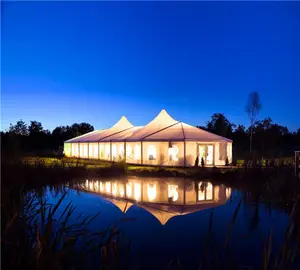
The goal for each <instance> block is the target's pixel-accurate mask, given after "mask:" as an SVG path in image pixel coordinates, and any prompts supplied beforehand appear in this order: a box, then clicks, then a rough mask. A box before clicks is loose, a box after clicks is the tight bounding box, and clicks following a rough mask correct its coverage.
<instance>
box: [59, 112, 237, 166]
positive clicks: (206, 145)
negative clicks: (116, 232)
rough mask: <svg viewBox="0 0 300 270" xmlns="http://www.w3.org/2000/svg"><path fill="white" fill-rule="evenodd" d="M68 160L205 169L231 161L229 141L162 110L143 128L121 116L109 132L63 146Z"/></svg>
mask: <svg viewBox="0 0 300 270" xmlns="http://www.w3.org/2000/svg"><path fill="white" fill-rule="evenodd" d="M64 154H65V155H66V156H68V157H77V158H89V159H100V160H107V161H120V160H125V162H126V163H129V164H141V165H160V166H184V167H186V166H194V164H195V160H196V158H197V157H198V158H199V159H198V160H199V163H198V164H199V165H201V160H202V159H203V162H204V163H205V165H207V166H218V165H225V162H226V161H225V160H226V158H228V161H229V163H231V160H232V140H230V139H227V138H224V137H221V136H218V135H216V134H213V133H210V132H207V131H205V130H202V129H199V128H197V127H194V126H191V125H188V124H186V123H183V122H181V121H177V120H175V119H173V118H172V117H171V116H170V115H169V114H168V113H167V112H166V111H165V110H162V111H161V112H160V113H159V114H158V115H157V116H156V117H155V118H154V119H153V120H152V121H151V122H150V123H148V124H147V125H145V126H133V125H132V124H131V123H130V122H129V121H128V120H127V118H126V117H125V116H122V117H121V119H120V120H119V121H118V122H117V123H116V124H115V125H113V126H112V127H111V128H109V129H105V130H96V131H93V132H90V133H87V134H84V135H82V136H79V137H76V138H73V139H70V140H68V141H66V142H65V143H64Z"/></svg>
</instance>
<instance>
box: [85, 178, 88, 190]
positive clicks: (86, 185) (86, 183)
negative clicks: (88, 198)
mask: <svg viewBox="0 0 300 270" xmlns="http://www.w3.org/2000/svg"><path fill="white" fill-rule="evenodd" d="M85 188H86V189H88V188H89V180H85Z"/></svg>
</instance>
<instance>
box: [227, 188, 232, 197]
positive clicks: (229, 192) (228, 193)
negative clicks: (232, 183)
mask: <svg viewBox="0 0 300 270" xmlns="http://www.w3.org/2000/svg"><path fill="white" fill-rule="evenodd" d="M230 195H231V188H226V199H228V198H229V197H230Z"/></svg>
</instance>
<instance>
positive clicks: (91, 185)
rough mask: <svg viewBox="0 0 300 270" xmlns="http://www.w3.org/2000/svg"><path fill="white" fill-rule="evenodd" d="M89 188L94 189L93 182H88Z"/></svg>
mask: <svg viewBox="0 0 300 270" xmlns="http://www.w3.org/2000/svg"><path fill="white" fill-rule="evenodd" d="M90 190H94V182H92V181H91V182H90Z"/></svg>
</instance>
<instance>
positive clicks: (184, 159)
mask: <svg viewBox="0 0 300 270" xmlns="http://www.w3.org/2000/svg"><path fill="white" fill-rule="evenodd" d="M183 167H186V142H185V140H184V141H183Z"/></svg>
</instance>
